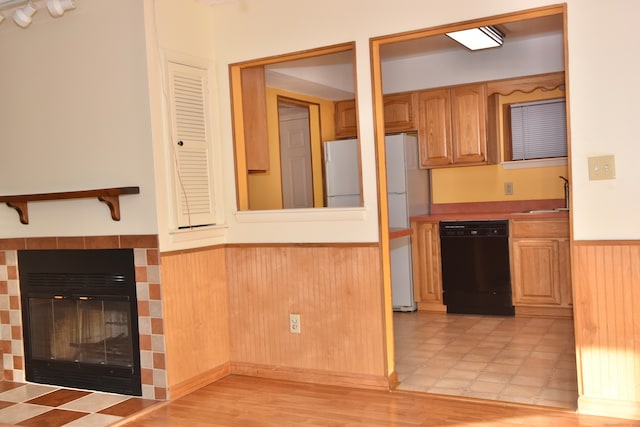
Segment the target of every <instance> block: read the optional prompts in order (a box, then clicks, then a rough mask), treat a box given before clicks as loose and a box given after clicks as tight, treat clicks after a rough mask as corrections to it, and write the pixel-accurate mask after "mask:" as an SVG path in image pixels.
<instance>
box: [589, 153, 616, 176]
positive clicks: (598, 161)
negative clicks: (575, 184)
mask: <svg viewBox="0 0 640 427" xmlns="http://www.w3.org/2000/svg"><path fill="white" fill-rule="evenodd" d="M599 179H616V163H615V157H614V156H599V157H589V181H594V180H599Z"/></svg>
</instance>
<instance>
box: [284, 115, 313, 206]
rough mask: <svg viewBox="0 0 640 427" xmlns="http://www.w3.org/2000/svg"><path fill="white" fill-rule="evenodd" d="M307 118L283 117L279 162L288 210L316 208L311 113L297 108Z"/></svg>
mask: <svg viewBox="0 0 640 427" xmlns="http://www.w3.org/2000/svg"><path fill="white" fill-rule="evenodd" d="M295 108H296V110H303V111H304V112H305V113H306V114H304V113H303V114H304V116H303V117H300V115H299V114H297V115H295V116H294V117H292V118H289V117H286V116H282V115H281V117H280V161H281V167H282V200H283V205H284V206H283V207H284V208H285V209H290V208H312V207H313V174H312V169H311V138H310V136H309V110H308V109H306V108H303V107H295Z"/></svg>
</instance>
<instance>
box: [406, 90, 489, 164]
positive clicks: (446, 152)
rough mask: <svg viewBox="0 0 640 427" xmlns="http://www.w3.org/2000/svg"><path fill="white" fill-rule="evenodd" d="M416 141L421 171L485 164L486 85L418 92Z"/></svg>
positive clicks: (486, 159)
mask: <svg viewBox="0 0 640 427" xmlns="http://www.w3.org/2000/svg"><path fill="white" fill-rule="evenodd" d="M418 138H419V141H420V165H421V166H422V167H424V168H432V167H439V166H460V165H473V164H485V163H487V161H488V158H487V90H486V85H484V84H474V85H464V86H456V87H452V88H443V89H434V90H426V91H421V92H419V94H418Z"/></svg>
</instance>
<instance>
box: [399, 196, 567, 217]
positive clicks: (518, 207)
mask: <svg viewBox="0 0 640 427" xmlns="http://www.w3.org/2000/svg"><path fill="white" fill-rule="evenodd" d="M563 205H564V200H562V199H545V200H518V201H504V202H476V203H449V204H432V205H431V213H430V214H428V215H416V216H412V217H411V218H410V219H411V221H415V222H435V221H466V220H489V219H542V218H568V216H569V212H568V210H555V209H561V208H562V206H563ZM532 211H533V212H532Z"/></svg>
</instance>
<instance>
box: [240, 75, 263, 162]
mask: <svg viewBox="0 0 640 427" xmlns="http://www.w3.org/2000/svg"><path fill="white" fill-rule="evenodd" d="M241 72H242V114H243V123H244V145H245V155H246V159H247V171H267V170H269V133H268V127H267V92H266V85H265V75H264V67H262V66H260V67H249V68H243V69H242V71H241Z"/></svg>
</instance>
